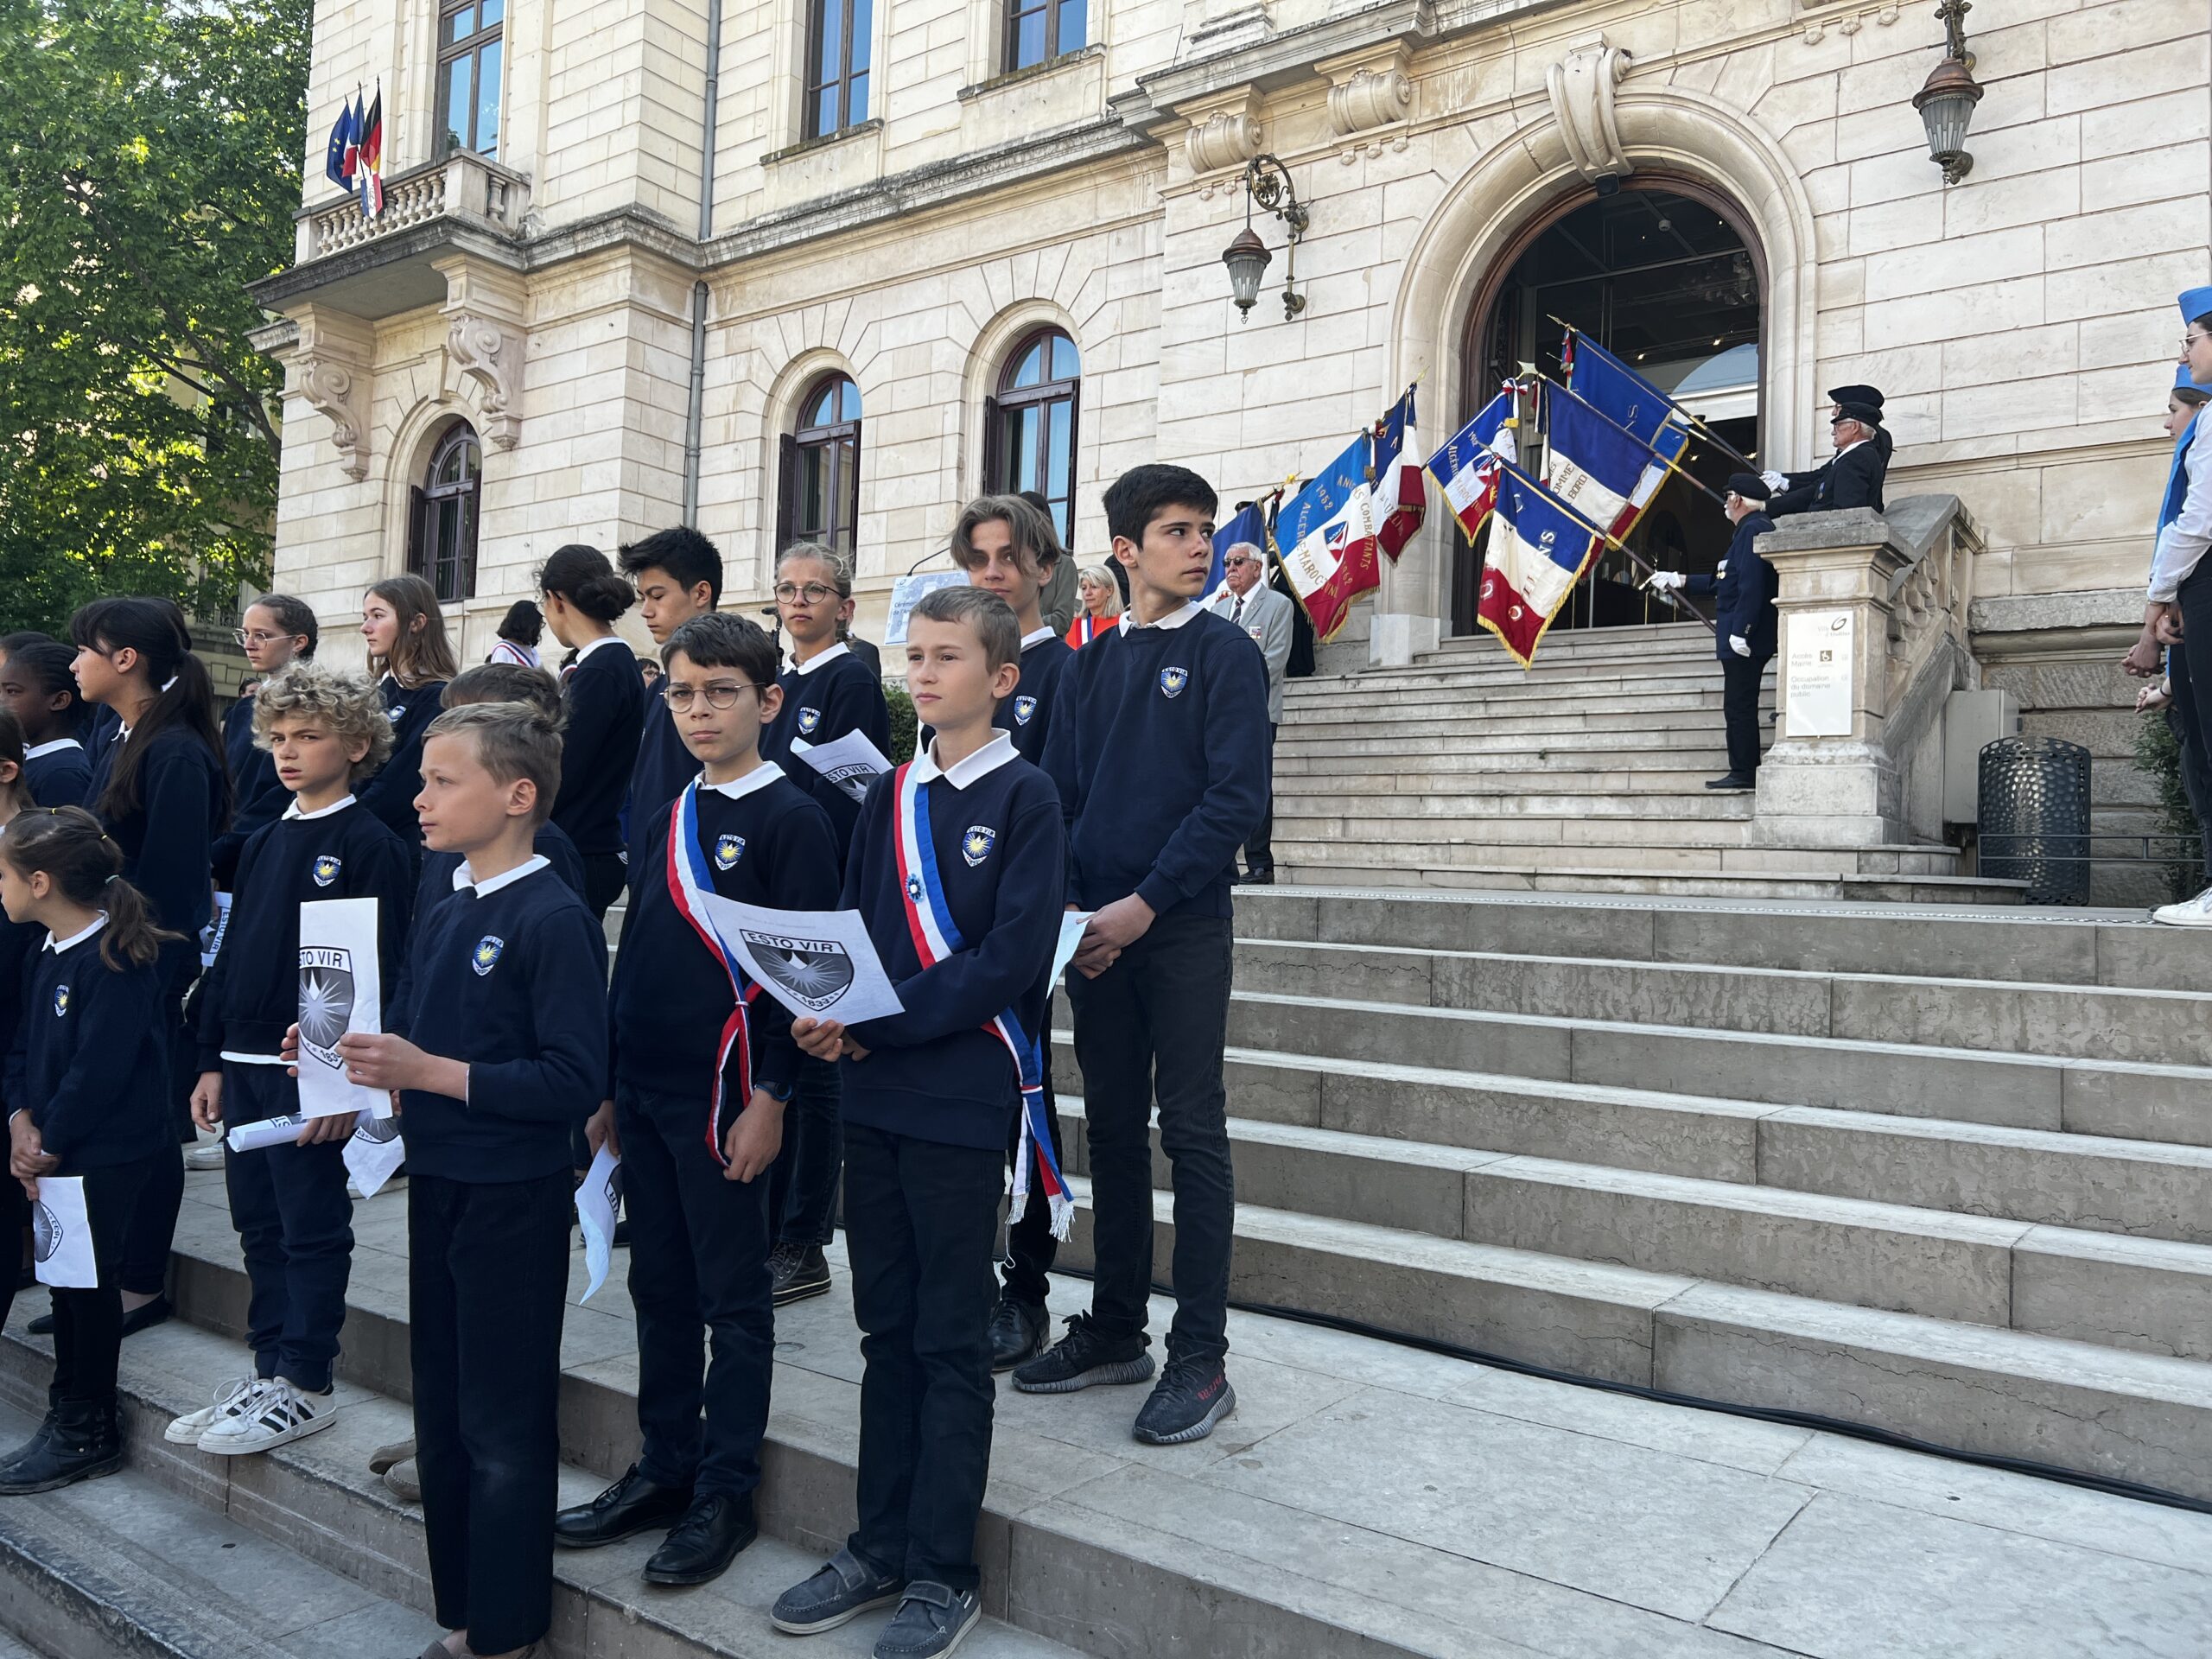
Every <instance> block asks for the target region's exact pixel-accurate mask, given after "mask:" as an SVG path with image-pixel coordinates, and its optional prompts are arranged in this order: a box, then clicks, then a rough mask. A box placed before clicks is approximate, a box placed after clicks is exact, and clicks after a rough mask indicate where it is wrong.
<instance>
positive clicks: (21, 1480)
mask: <svg viewBox="0 0 2212 1659" xmlns="http://www.w3.org/2000/svg"><path fill="white" fill-rule="evenodd" d="M122 1467H123V1432H122V1426H121V1425H120V1424H119V1423H118V1421H117V1419H116V1414H115V1408H114V1407H113V1406H90V1405H86V1404H84V1403H82V1402H69V1403H67V1404H65V1405H60V1406H56V1407H55V1408H54V1410H53V1412H52V1413H51V1414H49V1415H48V1418H47V1421H45V1422H44V1423H41V1425H40V1426H39V1429H38V1432H37V1433H35V1434H33V1435H32V1436H31V1438H30V1440H29V1442H28V1443H27V1444H26V1445H24V1446H23V1447H22V1449H21V1450H20V1451H17V1452H15V1453H13V1454H12V1455H11V1456H10V1458H9V1459H8V1460H7V1462H6V1463H4V1464H0V1497H22V1496H24V1495H26V1494H29V1493H31V1492H51V1491H56V1490H58V1489H59V1488H60V1487H63V1486H73V1485H75V1484H77V1483H78V1482H79V1481H80V1480H92V1479H96V1478H99V1476H101V1475H111V1474H113V1473H115V1471H117V1470H118V1469H120V1468H122Z"/></svg>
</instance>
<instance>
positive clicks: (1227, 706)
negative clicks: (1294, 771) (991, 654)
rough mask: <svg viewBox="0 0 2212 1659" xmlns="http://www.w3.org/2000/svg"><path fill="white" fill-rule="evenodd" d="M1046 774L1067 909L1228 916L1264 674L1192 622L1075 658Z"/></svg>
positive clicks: (1263, 764)
mask: <svg viewBox="0 0 2212 1659" xmlns="http://www.w3.org/2000/svg"><path fill="white" fill-rule="evenodd" d="M1059 700H1060V705H1061V706H1060V708H1059V710H1058V714H1057V715H1055V716H1054V718H1053V721H1052V732H1051V733H1050V734H1049V739H1048V741H1047V743H1046V758H1045V769H1046V771H1047V772H1050V773H1051V774H1052V782H1053V783H1054V784H1055V785H1058V789H1059V791H1060V807H1061V810H1063V811H1064V812H1065V814H1066V815H1067V821H1068V824H1069V831H1068V838H1069V861H1068V862H1069V873H1068V891H1067V896H1068V902H1069V903H1071V904H1073V905H1077V906H1080V907H1081V908H1083V909H1084V910H1096V909H1097V908H1098V907H1099V906H1102V905H1109V904H1112V903H1113V902H1114V901H1115V900H1116V899H1123V898H1127V897H1128V895H1129V894H1130V893H1135V894H1136V895H1137V896H1138V897H1140V898H1141V899H1143V900H1144V901H1145V903H1147V905H1149V906H1152V908H1153V911H1154V913H1155V914H1156V915H1161V916H1164V915H1166V913H1167V912H1169V911H1171V910H1174V909H1176V908H1178V907H1179V906H1185V905H1187V906H1191V909H1192V913H1194V914H1197V915H1202V916H1227V915H1228V914H1229V913H1230V905H1229V872H1230V861H1231V860H1232V859H1233V858H1234V857H1235V856H1236V849H1237V848H1238V847H1239V846H1241V845H1242V844H1243V841H1244V838H1245V837H1246V836H1249V835H1250V834H1251V832H1252V831H1253V830H1254V829H1257V828H1258V827H1259V823H1260V814H1261V812H1262V810H1264V809H1265V807H1266V805H1267V798H1268V745H1269V741H1270V739H1269V737H1268V674H1267V666H1266V664H1265V662H1264V660H1263V659H1262V657H1261V656H1260V654H1259V652H1255V651H1254V650H1253V649H1252V640H1251V636H1250V635H1249V634H1247V633H1246V632H1244V631H1243V629H1241V628H1239V627H1237V626H1235V625H1234V624H1232V623H1231V622H1230V621H1229V620H1228V619H1227V618H1225V617H1220V616H1216V615H1214V614H1213V613H1211V612H1209V611H1200V612H1199V613H1198V614H1197V615H1195V616H1193V617H1192V619H1191V620H1189V621H1187V622H1185V623H1184V624H1183V625H1182V626H1179V627H1174V628H1159V627H1153V628H1138V627H1132V628H1129V629H1128V630H1127V631H1123V630H1122V629H1119V628H1116V629H1115V630H1114V631H1113V632H1109V633H1105V634H1102V635H1100V636H1099V637H1098V638H1097V639H1094V640H1092V641H1091V642H1090V644H1089V645H1085V646H1084V648H1083V649H1082V650H1081V651H1079V652H1076V653H1075V660H1074V661H1073V662H1072V663H1071V664H1069V665H1068V668H1067V671H1066V675H1065V678H1064V680H1063V681H1062V683H1061V685H1060V689H1059Z"/></svg>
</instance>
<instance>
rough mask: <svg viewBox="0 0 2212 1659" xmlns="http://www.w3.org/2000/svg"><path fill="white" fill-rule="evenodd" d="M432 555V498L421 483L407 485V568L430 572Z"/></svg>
mask: <svg viewBox="0 0 2212 1659" xmlns="http://www.w3.org/2000/svg"><path fill="white" fill-rule="evenodd" d="M429 556H430V498H429V496H427V495H425V494H424V493H423V487H422V486H421V485H419V484H410V485H409V486H407V568H408V569H409V570H410V571H411V572H412V573H413V574H415V575H418V576H420V575H427V574H428V572H427V571H426V570H425V569H424V565H425V563H427V561H428V560H429Z"/></svg>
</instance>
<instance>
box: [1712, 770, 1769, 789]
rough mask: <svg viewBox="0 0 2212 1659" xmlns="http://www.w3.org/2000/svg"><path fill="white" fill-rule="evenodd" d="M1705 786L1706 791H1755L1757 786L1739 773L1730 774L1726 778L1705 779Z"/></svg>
mask: <svg viewBox="0 0 2212 1659" xmlns="http://www.w3.org/2000/svg"><path fill="white" fill-rule="evenodd" d="M1705 786H1706V787H1707V789H1726V790H1745V789H1757V788H1758V784H1757V783H1756V782H1754V781H1753V780H1752V779H1749V778H1746V777H1744V776H1743V775H1742V774H1741V773H1739V772H1730V773H1729V774H1728V775H1727V776H1726V778H1708V779H1706V780H1705Z"/></svg>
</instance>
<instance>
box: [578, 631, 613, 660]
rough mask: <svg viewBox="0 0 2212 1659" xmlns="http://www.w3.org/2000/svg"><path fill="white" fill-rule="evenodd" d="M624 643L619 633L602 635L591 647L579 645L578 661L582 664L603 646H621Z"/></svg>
mask: <svg viewBox="0 0 2212 1659" xmlns="http://www.w3.org/2000/svg"><path fill="white" fill-rule="evenodd" d="M623 643H624V640H623V639H622V636H621V635H620V634H619V633H602V634H601V635H600V636H599V638H598V639H594V640H593V641H592V642H591V643H590V644H589V645H579V646H577V647H576V661H577V662H579V663H581V662H582V661H583V659H584V658H587V657H588V656H590V655H591V654H592V652H594V651H597V650H598V649H599V648H600V647H601V645H621V644H623Z"/></svg>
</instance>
